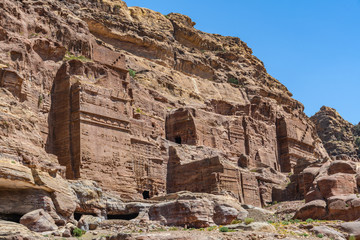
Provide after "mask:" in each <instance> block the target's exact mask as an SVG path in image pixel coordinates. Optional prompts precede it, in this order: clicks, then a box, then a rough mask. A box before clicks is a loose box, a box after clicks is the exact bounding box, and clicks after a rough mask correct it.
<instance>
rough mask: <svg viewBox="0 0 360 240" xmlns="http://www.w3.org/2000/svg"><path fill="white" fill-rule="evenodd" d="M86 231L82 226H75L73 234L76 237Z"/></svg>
mask: <svg viewBox="0 0 360 240" xmlns="http://www.w3.org/2000/svg"><path fill="white" fill-rule="evenodd" d="M85 233H86V231H84V230H81V229H80V228H75V229H74V230H73V235H74V237H81V236H82V235H84V234H85Z"/></svg>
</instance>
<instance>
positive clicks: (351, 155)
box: [311, 106, 360, 161]
mask: <svg viewBox="0 0 360 240" xmlns="http://www.w3.org/2000/svg"><path fill="white" fill-rule="evenodd" d="M311 120H312V121H313V122H314V123H315V125H316V130H317V133H318V135H319V137H320V138H321V140H322V141H323V143H324V147H325V149H326V150H327V152H328V153H329V155H330V156H332V157H333V158H335V159H344V160H351V159H352V160H356V161H357V160H359V159H360V130H359V129H360V124H358V125H357V126H354V125H352V124H351V123H349V122H348V121H346V120H344V119H343V118H342V117H341V116H340V115H339V113H338V112H337V111H336V110H335V109H333V108H329V107H325V106H323V107H322V108H321V109H320V111H319V112H317V113H316V114H315V115H314V116H312V117H311Z"/></svg>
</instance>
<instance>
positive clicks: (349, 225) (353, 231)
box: [340, 222, 360, 240]
mask: <svg viewBox="0 0 360 240" xmlns="http://www.w3.org/2000/svg"><path fill="white" fill-rule="evenodd" d="M340 229H341V230H342V231H344V232H346V233H347V234H349V236H354V237H355V239H356V240H360V222H345V223H342V224H340Z"/></svg>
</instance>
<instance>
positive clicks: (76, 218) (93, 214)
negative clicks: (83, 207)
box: [74, 212, 97, 221]
mask: <svg viewBox="0 0 360 240" xmlns="http://www.w3.org/2000/svg"><path fill="white" fill-rule="evenodd" d="M82 215H91V216H95V217H96V216H97V215H96V214H95V213H81V212H74V219H75V220H76V221H79V220H80V218H81V217H82Z"/></svg>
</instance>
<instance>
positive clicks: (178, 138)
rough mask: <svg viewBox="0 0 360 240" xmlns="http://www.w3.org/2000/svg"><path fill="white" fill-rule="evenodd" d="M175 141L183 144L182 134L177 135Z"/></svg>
mask: <svg viewBox="0 0 360 240" xmlns="http://www.w3.org/2000/svg"><path fill="white" fill-rule="evenodd" d="M175 143H177V144H181V137H180V136H176V137H175Z"/></svg>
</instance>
